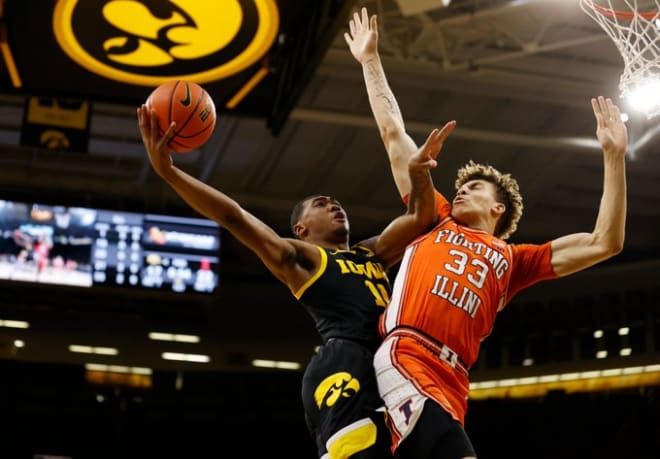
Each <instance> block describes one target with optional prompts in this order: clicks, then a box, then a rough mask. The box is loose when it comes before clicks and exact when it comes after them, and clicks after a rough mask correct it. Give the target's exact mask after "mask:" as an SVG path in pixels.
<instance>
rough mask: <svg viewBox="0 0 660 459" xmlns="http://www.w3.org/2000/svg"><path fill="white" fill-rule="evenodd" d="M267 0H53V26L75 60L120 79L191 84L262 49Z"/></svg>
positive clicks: (271, 8) (270, 14)
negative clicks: (190, 82) (185, 81)
mask: <svg viewBox="0 0 660 459" xmlns="http://www.w3.org/2000/svg"><path fill="white" fill-rule="evenodd" d="M278 28H279V10H278V8H277V5H276V2H275V0H213V1H209V0H85V1H84V2H83V1H82V0H59V1H58V2H57V5H56V6H55V12H54V14H53V29H54V31H55V37H56V38H57V41H58V43H59V45H60V47H61V48H62V49H63V50H64V51H65V52H66V54H67V55H68V56H69V57H70V58H71V59H73V60H74V61H76V62H77V63H78V64H80V65H81V66H83V67H84V68H86V69H88V70H89V71H91V72H94V73H96V74H98V75H101V76H103V77H105V78H109V79H112V80H116V81H119V82H122V83H129V84H137V85H143V86H157V85H159V84H161V83H164V82H166V81H169V80H175V79H189V80H194V81H196V82H198V83H206V82H210V81H215V80H220V79H223V78H227V77H230V76H232V75H235V74H236V73H239V72H241V71H242V70H245V69H246V68H248V67H249V66H251V65H253V64H254V63H255V62H257V61H258V60H259V59H261V58H262V57H263V56H264V55H265V53H266V52H267V51H268V50H269V49H270V47H271V45H272V44H273V41H274V40H275V37H276V36H277V31H278Z"/></svg>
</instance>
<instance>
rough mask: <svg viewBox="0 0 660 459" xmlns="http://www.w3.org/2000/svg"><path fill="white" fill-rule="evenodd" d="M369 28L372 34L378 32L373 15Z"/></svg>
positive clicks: (376, 20)
mask: <svg viewBox="0 0 660 459" xmlns="http://www.w3.org/2000/svg"><path fill="white" fill-rule="evenodd" d="M370 26H371V31H372V32H375V31H377V30H378V18H377V17H376V15H375V14H374V15H373V16H371V24H370Z"/></svg>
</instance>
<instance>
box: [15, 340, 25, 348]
mask: <svg viewBox="0 0 660 459" xmlns="http://www.w3.org/2000/svg"><path fill="white" fill-rule="evenodd" d="M24 346H25V341H23V340H22V339H15V340H14V347H16V348H18V347H24Z"/></svg>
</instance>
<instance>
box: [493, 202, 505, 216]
mask: <svg viewBox="0 0 660 459" xmlns="http://www.w3.org/2000/svg"><path fill="white" fill-rule="evenodd" d="M491 210H492V212H493V213H494V214H495V216H497V217H499V216H501V215H502V214H504V212H506V206H505V205H504V204H503V203H501V202H496V203H495V204H493V207H491Z"/></svg>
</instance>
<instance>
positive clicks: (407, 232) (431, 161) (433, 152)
mask: <svg viewBox="0 0 660 459" xmlns="http://www.w3.org/2000/svg"><path fill="white" fill-rule="evenodd" d="M443 140H444V137H443V135H442V131H441V130H440V129H434V130H433V131H431V133H430V134H429V136H428V138H427V139H426V142H424V144H423V145H422V146H421V147H420V148H418V149H417V150H416V151H415V153H414V154H413V155H412V156H411V157H410V159H409V161H408V179H409V180H410V184H411V190H410V198H409V200H408V211H407V213H406V214H404V215H402V216H400V217H398V218H396V219H395V220H394V221H393V222H392V223H390V224H389V225H388V227H387V228H385V230H384V231H383V232H382V234H381V235H380V237H379V238H378V239H377V240H376V245H375V249H374V251H375V252H376V254H377V255H378V256H379V258H380V259H381V260H383V262H384V263H385V265H386V266H387V267H390V266H392V265H394V264H395V263H398V262H399V261H400V260H401V256H402V255H403V252H404V250H405V248H406V246H407V245H408V244H410V243H411V242H412V241H413V240H414V239H416V238H417V237H419V236H421V235H422V234H424V233H426V232H427V231H430V230H431V228H432V227H433V226H435V224H436V223H437V220H438V213H437V211H436V204H435V188H434V186H433V180H432V178H431V173H430V170H431V169H433V168H435V167H436V166H437V165H438V162H437V160H436V158H437V157H438V155H439V154H440V150H441V149H442V142H443Z"/></svg>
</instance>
